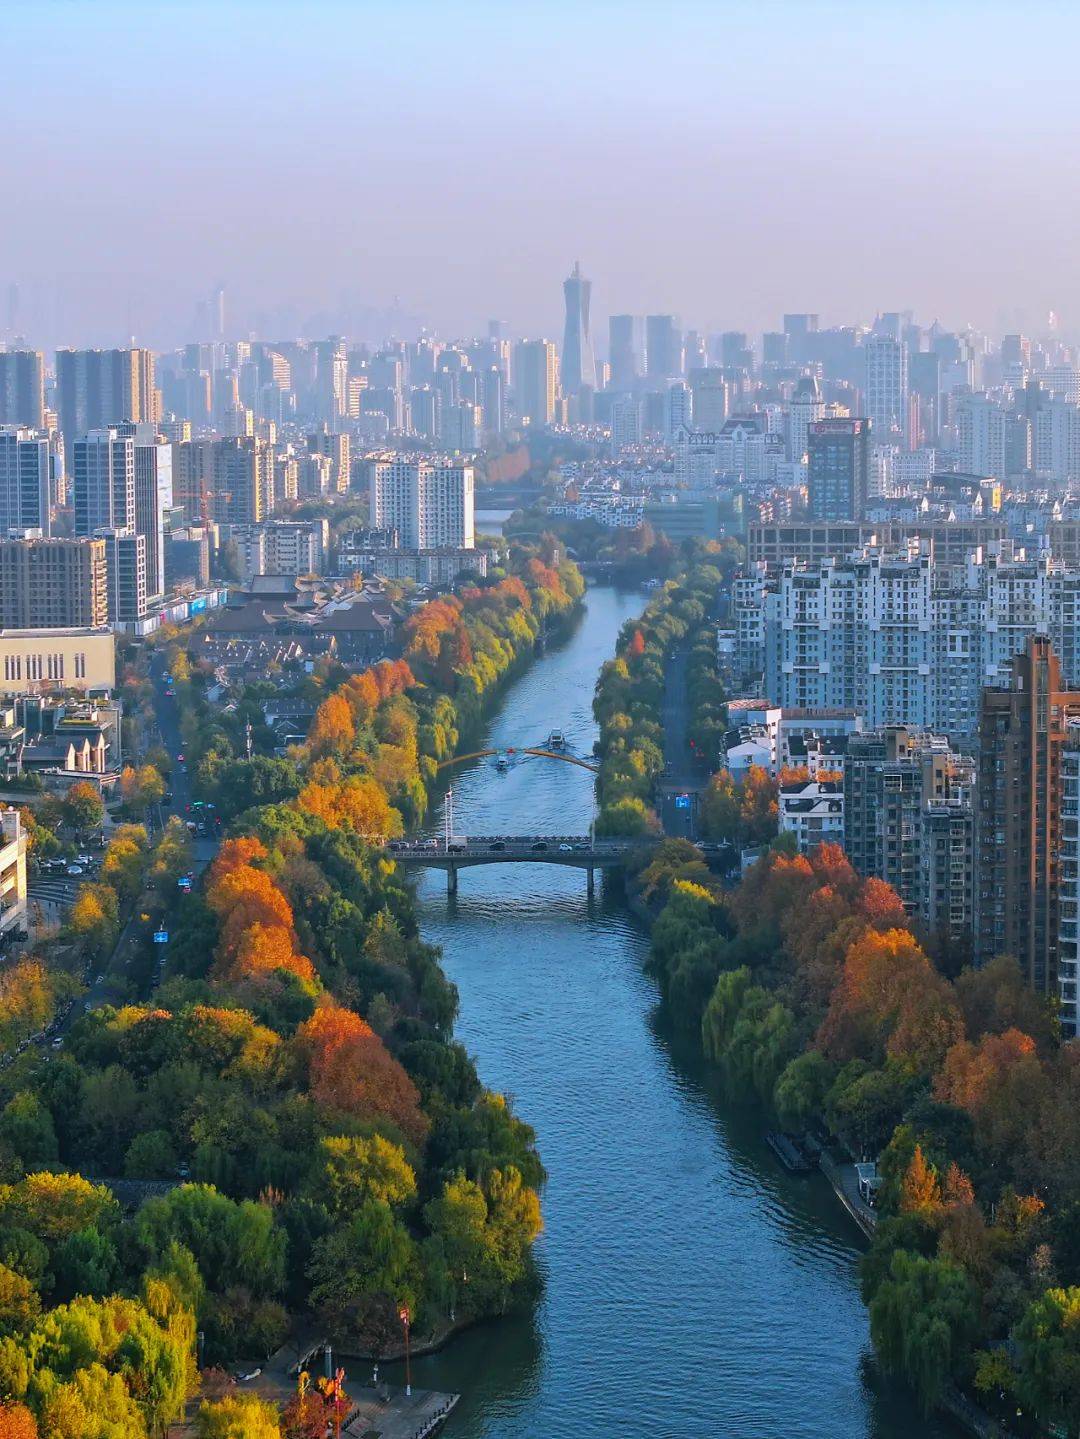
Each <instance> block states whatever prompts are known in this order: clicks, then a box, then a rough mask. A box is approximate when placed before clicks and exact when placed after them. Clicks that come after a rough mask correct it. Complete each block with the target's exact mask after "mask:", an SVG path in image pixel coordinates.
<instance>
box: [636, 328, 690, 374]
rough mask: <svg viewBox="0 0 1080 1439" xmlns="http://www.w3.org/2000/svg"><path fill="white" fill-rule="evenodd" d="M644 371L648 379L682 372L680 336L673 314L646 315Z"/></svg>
mask: <svg viewBox="0 0 1080 1439" xmlns="http://www.w3.org/2000/svg"><path fill="white" fill-rule="evenodd" d="M645 373H646V375H648V377H649V379H650V380H670V379H674V378H675V376H676V375H681V374H682V336H681V334H680V333H679V325H678V321H677V320H676V318H675V316H674V315H646V317H645Z"/></svg>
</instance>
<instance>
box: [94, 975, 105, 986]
mask: <svg viewBox="0 0 1080 1439" xmlns="http://www.w3.org/2000/svg"><path fill="white" fill-rule="evenodd" d="M94 983H95V984H104V983H105V976H104V975H103V974H98V975H95V976H94Z"/></svg>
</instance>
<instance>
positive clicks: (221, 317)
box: [210, 285, 225, 340]
mask: <svg viewBox="0 0 1080 1439" xmlns="http://www.w3.org/2000/svg"><path fill="white" fill-rule="evenodd" d="M210 312H211V319H212V323H213V326H214V339H215V340H223V339H224V338H225V286H224V285H219V286H218V287H217V289H216V290H215V291H214V293H213V295H212V296H211V297H210Z"/></svg>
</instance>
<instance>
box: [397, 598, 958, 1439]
mask: <svg viewBox="0 0 1080 1439" xmlns="http://www.w3.org/2000/svg"><path fill="white" fill-rule="evenodd" d="M644 602H645V596H643V595H642V594H641V593H640V592H637V591H620V590H616V589H611V588H603V587H601V588H595V589H592V590H590V592H589V593H588V595H587V597H586V605H585V611H584V614H583V616H582V618H581V620H580V622H579V623H578V625H577V627H576V629H575V630H574V632H573V634H572V635H571V637H570V638H569V639H567V640H566V641H564V642H563V643H562V644H560V645H559V646H557V647H552V649H551V650H550V651H549V652H548V654H547V655H546V656H544V657H543V658H541V659H540V660H539V661H538V662H537V663H536V664H535V665H534V666H533V667H532V668H531V669H530V670H529V671H528V672H527V673H526V674H525V675H524V676H523V677H522V678H521V679H519V680H518V681H516V682H515V683H514V685H513V686H512V687H511V688H510V689H509V690H508V692H507V694H506V697H505V700H504V703H503V705H502V707H501V709H500V712H499V714H498V715H497V716H496V718H495V719H494V721H493V722H492V724H491V725H490V727H489V731H488V738H489V741H490V743H491V744H493V745H495V746H502V747H510V746H524V745H530V744H536V743H538V742H540V741H542V740H543V739H545V738H546V736H547V734H548V733H549V731H550V730H552V729H561V730H563V731H564V733H565V734H566V736H567V739H568V742H569V744H570V746H571V747H572V749H573V750H574V751H575V752H577V753H579V754H582V755H588V754H589V753H590V751H591V748H592V744H593V741H594V739H595V737H596V728H595V725H594V722H593V718H592V713H591V701H592V694H593V687H594V684H595V681H596V676H597V674H598V672H599V669H600V666H601V664H602V663H603V662H604V660H605V659H607V658H608V657H609V656H610V655H611V653H612V649H613V647H614V642H615V637H616V634H617V633H618V630H619V627H620V625H621V624H622V623H623V621H624V620H625V619H626V618H628V617H629V616H632V615H634V614H637V613H639V612H640V610H641V608H642V607H643V605H644ZM592 800H593V796H592V783H591V776H590V775H589V774H588V772H587V771H585V770H582V769H579V768H577V767H576V766H572V765H563V764H558V763H555V762H553V761H550V760H542V759H524V760H522V761H520V762H519V763H517V764H515V765H513V766H512V767H511V768H510V769H509V770H508V772H506V773H498V772H497V771H496V770H495V768H494V766H493V765H492V764H491V763H490V762H489V761H486V762H481V763H479V764H476V765H474V766H473V767H471V768H469V769H466V770H464V771H463V772H461V773H459V774H458V776H457V778H456V780H455V784H454V791H453V805H454V815H455V830H456V831H457V832H458V833H466V834H467V833H472V834H492V833H496V832H503V833H517V834H523V833H552V834H559V833H561V834H566V833H569V832H576V833H585V832H586V831H587V829H588V824H589V818H590V815H591V813H592ZM419 905H420V920H421V926H422V931H423V934H424V937H425V938H426V939H428V940H429V941H431V942H433V943H435V944H439V945H441V946H442V950H443V957H444V964H445V967H446V970H447V973H448V974H449V975H450V976H451V978H452V979H453V980H454V981H455V982H456V983H457V985H458V987H459V989H460V992H461V1016H460V1019H459V1021H458V1027H457V1029H458V1035H459V1037H460V1038H461V1040H462V1041H463V1042H464V1044H465V1045H466V1046H467V1047H468V1049H469V1050H470V1052H471V1053H472V1054H474V1055H475V1056H476V1059H477V1061H478V1063H479V1068H480V1074H481V1077H482V1078H483V1080H484V1082H485V1083H486V1084H488V1085H490V1086H492V1087H493V1088H495V1089H498V1090H502V1091H504V1092H505V1093H507V1094H509V1095H511V1096H512V1097H513V1101H514V1104H515V1107H516V1108H517V1110H518V1112H519V1113H520V1114H521V1115H522V1116H523V1117H524V1118H525V1119H526V1120H528V1121H529V1123H531V1124H532V1125H534V1126H535V1128H536V1131H537V1135H538V1139H539V1145H540V1151H541V1154H542V1156H543V1159H544V1163H545V1164H546V1166H547V1169H548V1173H549V1180H548V1184H547V1186H546V1188H545V1191H544V1195H543V1210H544V1221H545V1232H544V1235H543V1237H542V1238H541V1240H540V1241H539V1244H538V1259H539V1266H540V1270H541V1273H542V1278H543V1288H542V1291H541V1293H540V1295H539V1297H538V1298H537V1300H536V1301H535V1303H532V1304H529V1305H527V1306H525V1307H524V1308H523V1309H522V1310H521V1312H518V1313H514V1314H512V1315H510V1316H508V1317H506V1318H505V1319H503V1320H501V1321H499V1322H497V1323H489V1324H485V1325H483V1326H480V1327H478V1328H476V1329H473V1330H472V1331H470V1332H468V1333H466V1334H464V1335H463V1336H461V1337H460V1338H458V1339H456V1340H455V1341H454V1342H453V1343H452V1344H451V1345H450V1346H449V1347H448V1348H447V1349H446V1350H444V1351H443V1352H442V1353H441V1354H437V1355H432V1356H430V1357H427V1358H424V1359H421V1360H419V1361H418V1362H416V1363H415V1364H414V1369H413V1381H414V1383H417V1384H420V1385H422V1386H425V1387H431V1388H437V1389H442V1390H453V1391H457V1392H460V1393H461V1394H462V1396H463V1397H462V1401H461V1404H460V1407H459V1408H458V1410H457V1412H456V1413H455V1414H454V1416H453V1417H452V1419H451V1421H450V1423H449V1425H448V1428H447V1431H446V1432H447V1434H448V1436H450V1439H563V1436H565V1439H594V1436H595V1439H602V1436H605V1439H606V1436H616V1435H624V1434H625V1435H631V1434H632V1435H634V1436H646V1439H661V1436H673V1439H683V1436H686V1439H705V1436H710V1439H796V1436H814V1439H835V1436H845V1439H870V1436H874V1439H911V1436H923V1435H925V1436H935V1439H937V1436H945V1435H946V1434H948V1433H951V1431H948V1430H945V1429H943V1428H941V1427H938V1426H936V1425H935V1424H934V1423H933V1422H931V1423H929V1424H928V1423H925V1422H924V1421H922V1420H921V1419H920V1418H919V1417H918V1415H917V1414H916V1412H915V1410H914V1408H913V1406H912V1404H911V1401H910V1399H909V1398H908V1396H907V1395H906V1394H905V1393H904V1392H899V1393H898V1392H896V1390H895V1389H892V1388H889V1387H887V1386H886V1385H885V1383H884V1381H883V1380H882V1379H881V1378H880V1376H879V1375H878V1373H877V1370H876V1368H875V1366H874V1363H873V1359H872V1356H871V1350H870V1342H869V1334H868V1325H867V1318H866V1313H865V1310H864V1308H863V1305H862V1303H861V1301H860V1298H859V1293H858V1280H857V1272H856V1264H857V1259H858V1253H859V1236H858V1234H857V1231H855V1229H854V1227H853V1226H852V1225H850V1223H849V1221H848V1220H847V1219H846V1217H845V1216H844V1215H843V1214H842V1212H841V1210H840V1207H839V1205H838V1203H837V1202H836V1200H835V1199H834V1197H833V1194H832V1191H831V1189H829V1187H828V1185H827V1184H826V1182H825V1181H824V1179H822V1178H821V1177H820V1176H814V1177H812V1178H801V1179H796V1178H792V1177H790V1176H788V1175H787V1174H785V1173H784V1172H783V1171H782V1170H780V1169H779V1167H778V1165H777V1164H776V1162H775V1160H774V1159H773V1158H772V1156H771V1154H770V1152H769V1151H768V1150H767V1149H766V1148H765V1146H764V1144H763V1143H762V1140H761V1130H762V1120H761V1116H760V1115H759V1114H758V1113H755V1112H754V1111H752V1110H740V1109H737V1108H733V1107H732V1106H731V1105H730V1104H729V1103H727V1102H725V1101H724V1099H723V1098H722V1096H721V1095H720V1094H719V1093H718V1092H717V1090H716V1087H715V1085H714V1083H713V1081H712V1079H711V1078H710V1075H709V1073H708V1071H707V1069H706V1067H705V1066H704V1065H703V1064H702V1063H701V1061H700V1059H699V1058H698V1056H697V1055H696V1054H695V1053H694V1052H693V1048H692V1046H690V1045H688V1044H687V1043H685V1042H679V1041H678V1040H677V1039H675V1038H673V1036H671V1035H670V1034H669V1033H668V1032H667V1031H666V1029H665V1026H664V1022H663V1018H662V1016H661V1014H660V1013H659V1011H658V1002H657V990H656V986H655V984H654V983H653V981H652V980H651V979H649V977H648V976H647V975H646V974H645V972H644V963H645V959H646V955H647V951H648V943H647V939H646V936H645V933H644V932H643V930H642V928H641V926H640V925H639V924H638V923H637V922H636V920H635V919H634V918H633V917H632V916H631V915H630V914H629V913H628V911H627V910H626V908H625V905H624V904H623V903H622V902H621V901H620V899H619V896H618V894H617V892H615V890H614V887H613V886H612V885H609V886H608V887H607V890H606V892H605V891H602V889H601V887H600V885H599V884H598V886H597V893H596V897H595V899H594V900H593V901H592V902H591V903H590V901H589V900H588V899H587V897H586V892H585V876H584V874H583V873H580V872H578V871H576V870H562V869H557V868H554V867H550V868H549V867H545V866H542V865H516V866H510V865H505V866H492V867H490V868H487V867H485V868H479V869H474V870H463V871H462V872H461V876H460V883H459V892H458V895H457V897H456V899H450V898H448V896H447V893H446V881H445V877H444V876H442V875H441V874H438V873H437V872H432V873H430V874H428V875H426V876H425V877H424V879H423V880H422V881H421V883H420V888H419Z"/></svg>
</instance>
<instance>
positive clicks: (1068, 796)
mask: <svg viewBox="0 0 1080 1439" xmlns="http://www.w3.org/2000/svg"><path fill="white" fill-rule="evenodd" d="M1065 736H1066V738H1065V743H1064V744H1063V745H1062V748H1061V848H1060V852H1059V861H1058V863H1059V873H1058V1017H1059V1019H1060V1021H1061V1032H1062V1034H1064V1035H1065V1036H1066V1038H1069V1039H1075V1038H1076V1037H1077V1036H1078V1035H1080V1009H1078V1003H1080V1000H1078V996H1077V992H1076V990H1077V983H1078V982H1080V971H1078V966H1080V934H1078V930H1080V721H1077V720H1075V719H1068V720H1066V722H1065Z"/></svg>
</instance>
